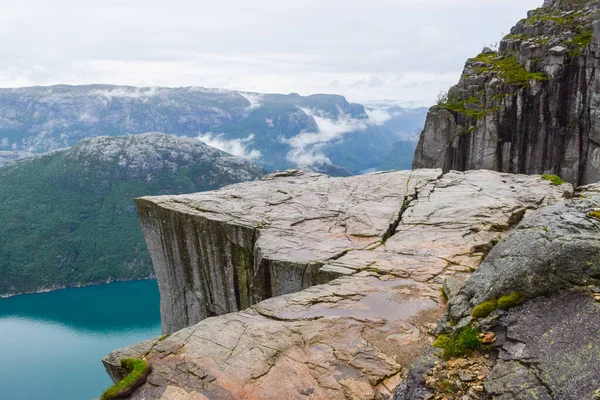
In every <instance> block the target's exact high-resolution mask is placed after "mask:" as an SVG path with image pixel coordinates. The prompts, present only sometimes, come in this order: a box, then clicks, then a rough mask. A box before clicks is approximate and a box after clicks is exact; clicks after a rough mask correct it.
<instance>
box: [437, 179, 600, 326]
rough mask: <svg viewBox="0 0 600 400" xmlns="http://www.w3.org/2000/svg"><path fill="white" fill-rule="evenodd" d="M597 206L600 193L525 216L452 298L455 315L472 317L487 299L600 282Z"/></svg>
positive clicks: (545, 292) (599, 207)
mask: <svg viewBox="0 0 600 400" xmlns="http://www.w3.org/2000/svg"><path fill="white" fill-rule="evenodd" d="M589 193H594V192H592V191H590V192H589ZM595 210H600V196H598V195H588V196H587V197H583V198H578V199H574V200H572V201H570V202H568V203H563V204H556V205H554V206H550V207H546V208H543V209H541V210H538V211H536V212H534V213H531V214H529V215H527V216H525V218H524V219H523V221H522V222H521V224H520V225H519V227H518V229H517V230H516V231H515V232H513V233H512V234H511V235H509V236H508V237H507V238H506V239H505V240H504V241H503V242H501V243H500V244H498V245H497V246H496V247H494V249H493V250H492V251H491V252H490V254H489V256H488V257H487V259H486V262H485V264H484V266H485V267H484V268H479V269H478V270H477V271H476V272H475V273H473V275H472V276H471V277H470V278H469V280H468V281H467V282H466V283H465V285H464V286H463V288H462V289H461V290H460V292H459V294H458V295H457V296H455V297H454V298H452V299H451V300H450V303H449V313H450V316H452V317H453V318H455V319H460V318H465V317H468V316H469V315H470V313H471V310H472V309H473V307H475V306H476V305H478V304H480V303H482V302H483V301H485V300H489V299H497V298H499V297H501V296H505V295H508V294H510V293H513V292H519V293H522V294H524V295H525V296H526V297H527V298H536V297H538V296H550V295H553V294H555V293H557V292H559V291H561V290H564V289H568V288H571V287H573V286H587V285H594V284H598V283H600V262H599V260H600V240H599V237H600V220H598V219H596V218H594V217H591V216H590V212H592V211H595ZM516 266H518V268H517V267H516Z"/></svg>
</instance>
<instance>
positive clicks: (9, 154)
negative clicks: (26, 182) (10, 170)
mask: <svg viewBox="0 0 600 400" xmlns="http://www.w3.org/2000/svg"><path fill="white" fill-rule="evenodd" d="M34 155H35V154H34V153H28V152H26V151H16V150H13V151H0V167H3V166H5V165H8V164H12V163H14V162H15V161H18V160H22V159H23V158H27V157H32V156H34Z"/></svg>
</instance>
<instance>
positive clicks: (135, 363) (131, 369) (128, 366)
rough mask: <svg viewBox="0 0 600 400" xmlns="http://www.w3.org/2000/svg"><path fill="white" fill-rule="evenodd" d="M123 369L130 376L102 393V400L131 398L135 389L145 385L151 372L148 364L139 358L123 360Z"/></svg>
mask: <svg viewBox="0 0 600 400" xmlns="http://www.w3.org/2000/svg"><path fill="white" fill-rule="evenodd" d="M121 367H122V368H124V369H125V370H126V371H127V372H128V373H129V375H127V376H126V377H125V378H123V379H122V380H121V381H120V382H118V383H117V384H115V385H113V386H111V387H110V388H108V389H107V390H106V391H105V392H104V393H102V397H100V400H112V399H122V398H124V397H128V396H130V395H131V394H132V393H133V391H134V390H135V389H137V388H138V387H140V386H141V385H143V384H144V382H145V381H146V378H147V377H148V374H150V371H151V368H150V366H149V365H148V363H147V362H146V361H144V360H142V359H139V358H124V359H122V360H121Z"/></svg>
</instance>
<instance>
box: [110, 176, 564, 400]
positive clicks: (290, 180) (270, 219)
mask: <svg viewBox="0 0 600 400" xmlns="http://www.w3.org/2000/svg"><path fill="white" fill-rule="evenodd" d="M565 196H567V197H569V196H572V188H571V186H570V185H568V184H564V185H560V186H555V185H553V184H552V183H550V182H549V181H546V180H543V179H541V178H540V177H539V176H524V175H510V174H500V173H495V172H490V171H473V172H451V173H448V174H445V175H443V176H442V175H441V171H440V170H433V169H430V170H417V171H412V172H410V171H402V172H388V173H376V174H371V175H364V176H357V177H350V178H329V177H326V176H323V175H318V174H311V173H302V172H297V171H289V172H287V173H281V174H278V175H274V176H273V175H272V176H268V177H266V178H265V179H264V180H263V181H259V182H258V181H257V182H248V183H241V184H237V185H233V186H229V187H226V188H223V189H221V190H218V191H214V192H205V193H198V194H193V195H181V196H162V197H145V198H141V199H138V200H137V204H138V208H139V216H140V220H141V223H142V227H143V230H144V233H145V235H146V240H147V243H148V246H149V248H150V251H151V253H152V259H153V263H154V267H155V270H156V274H157V277H158V281H159V288H160V291H161V315H162V321H163V330H164V332H165V333H170V334H171V335H170V336H168V337H166V338H164V337H163V338H160V339H155V340H150V341H147V342H143V343H140V344H138V345H135V346H132V347H129V348H126V349H121V350H117V351H115V352H113V353H111V354H110V355H109V356H107V357H105V358H104V359H103V362H104V364H105V366H106V368H107V371H108V372H109V374H110V375H111V377H112V378H113V379H114V380H118V379H120V378H122V377H123V373H124V372H123V370H122V369H121V368H120V365H119V360H120V359H121V358H124V357H144V358H145V359H146V360H147V361H148V362H150V363H151V365H152V367H153V371H152V373H151V374H150V376H149V377H148V381H147V383H146V384H145V385H143V386H142V387H141V388H140V389H138V390H137V391H136V392H135V393H134V394H133V396H132V398H133V399H147V398H163V399H175V398H177V399H203V398H219V399H238V398H246V399H273V398H281V399H288V398H304V397H306V398H314V399H380V398H389V397H390V396H391V395H392V392H393V391H394V388H395V387H396V385H398V384H399V383H400V382H401V381H402V380H403V379H404V377H405V375H406V372H407V369H408V367H409V366H410V364H411V363H412V362H413V361H414V360H415V359H416V358H417V357H419V356H420V355H421V354H422V353H423V352H424V351H425V350H426V349H427V348H428V347H429V344H430V342H431V340H432V336H431V335H432V334H433V328H434V325H435V322H436V321H437V320H438V318H439V317H440V316H441V315H442V314H443V311H444V306H445V301H444V299H443V297H442V296H441V294H440V289H441V287H442V283H443V282H444V281H447V279H448V278H453V279H454V280H455V281H458V282H462V281H464V280H465V279H467V278H468V276H469V275H470V274H471V272H472V271H473V270H474V269H476V268H477V266H478V265H479V264H480V263H481V261H482V260H483V259H484V258H485V256H486V254H487V253H488V252H489V251H490V249H492V247H493V246H494V245H495V243H497V242H498V241H499V240H500V239H501V238H502V237H504V236H505V235H506V234H507V233H510V232H511V231H512V230H513V229H514V227H515V226H516V225H517V224H518V223H519V221H520V220H521V219H522V218H523V216H524V215H525V214H527V213H528V210H531V209H537V208H539V207H543V206H546V205H551V204H554V203H556V202H561V201H563V199H564V197H565Z"/></svg>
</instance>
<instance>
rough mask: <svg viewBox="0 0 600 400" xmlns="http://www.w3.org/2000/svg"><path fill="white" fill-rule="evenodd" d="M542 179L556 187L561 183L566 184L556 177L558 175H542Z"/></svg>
mask: <svg viewBox="0 0 600 400" xmlns="http://www.w3.org/2000/svg"><path fill="white" fill-rule="evenodd" d="M542 179H545V180H547V181H550V183H552V184H553V185H556V186H558V185H562V184H563V183H567V182H565V181H563V180H562V179H561V178H560V176H558V175H550V174H543V175H542Z"/></svg>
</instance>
